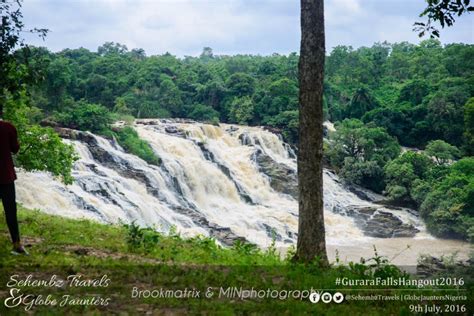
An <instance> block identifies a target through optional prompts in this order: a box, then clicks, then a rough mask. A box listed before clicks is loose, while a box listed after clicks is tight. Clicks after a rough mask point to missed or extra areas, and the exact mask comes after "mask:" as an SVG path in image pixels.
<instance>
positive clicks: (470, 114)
mask: <svg viewBox="0 0 474 316" xmlns="http://www.w3.org/2000/svg"><path fill="white" fill-rule="evenodd" d="M464 130H465V131H464V138H465V151H466V153H467V154H468V155H470V156H474V98H470V99H469V100H468V101H467V102H466V104H465V105H464Z"/></svg>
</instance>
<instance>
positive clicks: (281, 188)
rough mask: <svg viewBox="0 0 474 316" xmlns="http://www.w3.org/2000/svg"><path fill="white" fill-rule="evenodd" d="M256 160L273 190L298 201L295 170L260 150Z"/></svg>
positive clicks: (257, 151)
mask: <svg viewBox="0 0 474 316" xmlns="http://www.w3.org/2000/svg"><path fill="white" fill-rule="evenodd" d="M254 160H255V162H256V163H257V165H258V169H259V171H260V172H262V173H263V174H265V175H267V176H268V177H269V179H270V186H271V187H272V188H273V190H275V191H277V192H281V193H285V194H288V195H291V196H292V197H293V198H294V199H295V200H297V199H298V177H297V174H296V171H295V170H293V169H291V168H289V167H288V166H286V165H284V164H281V163H278V162H276V161H274V160H273V159H272V158H271V157H270V156H268V155H267V154H265V153H264V152H263V151H262V150H260V149H257V150H256V151H255V153H254Z"/></svg>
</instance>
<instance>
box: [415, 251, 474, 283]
mask: <svg viewBox="0 0 474 316" xmlns="http://www.w3.org/2000/svg"><path fill="white" fill-rule="evenodd" d="M473 264H474V262H473V260H472V259H469V260H466V261H461V260H458V261H453V260H452V259H451V260H443V258H436V257H433V256H429V255H428V256H423V257H421V258H420V259H419V261H418V264H417V265H416V274H417V275H418V276H420V277H422V278H428V277H432V276H435V275H442V274H445V273H449V275H450V276H452V275H454V274H457V275H460V276H467V275H471V276H472V275H474V274H473V273H474V266H473Z"/></svg>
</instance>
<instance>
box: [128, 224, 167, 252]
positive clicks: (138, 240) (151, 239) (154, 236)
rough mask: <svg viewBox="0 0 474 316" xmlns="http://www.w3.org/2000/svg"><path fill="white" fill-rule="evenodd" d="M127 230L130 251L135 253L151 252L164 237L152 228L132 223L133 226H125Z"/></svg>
mask: <svg viewBox="0 0 474 316" xmlns="http://www.w3.org/2000/svg"><path fill="white" fill-rule="evenodd" d="M124 227H125V229H126V230H127V236H126V241H127V245H128V248H129V250H130V251H133V252H140V251H145V252H150V251H152V250H153V248H155V247H156V246H157V245H158V243H159V241H160V239H161V238H162V235H161V234H160V233H158V232H157V231H156V230H155V229H152V228H149V227H147V228H143V227H140V226H138V225H136V224H135V222H132V223H131V224H129V225H128V224H125V225H124Z"/></svg>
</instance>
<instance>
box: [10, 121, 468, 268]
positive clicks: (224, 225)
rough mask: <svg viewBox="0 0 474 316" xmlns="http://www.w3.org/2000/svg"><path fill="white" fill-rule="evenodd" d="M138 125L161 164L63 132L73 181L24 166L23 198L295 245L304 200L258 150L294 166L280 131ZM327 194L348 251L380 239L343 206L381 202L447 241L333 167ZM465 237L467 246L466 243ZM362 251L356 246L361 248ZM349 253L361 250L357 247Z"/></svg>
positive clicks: (115, 218)
mask: <svg viewBox="0 0 474 316" xmlns="http://www.w3.org/2000/svg"><path fill="white" fill-rule="evenodd" d="M134 127H135V129H136V130H137V132H138V134H139V136H140V137H141V138H142V139H144V140H146V141H147V142H148V143H150V145H151V146H152V148H153V150H154V151H155V152H156V154H157V155H158V156H159V157H160V158H161V159H162V162H163V163H162V165H161V166H159V167H158V166H152V165H149V164H147V163H146V162H144V161H143V160H141V159H140V158H138V157H136V156H134V155H131V154H127V153H125V152H124V151H123V149H122V148H120V146H118V145H117V144H116V143H115V142H112V141H109V140H106V139H104V138H102V137H99V136H95V135H92V134H90V133H89V134H88V136H89V137H90V138H91V139H92V140H93V141H94V144H93V146H95V147H94V148H92V147H91V146H92V145H91V144H90V143H88V142H86V141H83V140H81V141H79V140H65V141H69V142H71V143H72V144H73V145H74V147H75V148H76V151H77V152H78V154H79V156H80V160H79V161H78V162H76V164H75V166H74V171H73V176H74V178H75V179H76V181H75V183H74V184H73V185H70V186H64V185H63V184H61V183H59V182H58V181H56V180H54V179H53V178H52V177H51V176H49V175H48V174H46V173H40V172H35V173H29V172H28V173H27V172H19V180H18V183H17V195H18V199H19V201H20V202H21V203H22V204H23V205H25V206H26V207H28V208H38V209H40V210H42V211H44V212H47V213H51V214H57V215H64V216H69V217H74V218H80V217H85V218H91V219H95V220H99V221H103V222H108V223H117V222H125V223H129V222H131V221H136V222H137V223H138V224H140V225H144V226H153V227H155V228H156V229H158V230H161V231H168V230H169V229H170V227H171V226H176V228H177V229H178V231H180V232H181V233H182V234H183V235H185V236H193V235H196V234H203V235H212V236H215V237H216V238H217V239H218V240H220V241H222V242H224V243H226V238H227V239H229V238H230V239H232V238H231V237H232V236H234V237H243V238H245V239H246V240H248V241H250V242H253V243H256V244H258V245H260V246H262V247H266V246H268V245H269V244H270V243H271V241H272V238H276V243H277V246H279V247H288V246H289V245H292V244H295V242H296V239H297V225H298V216H297V207H298V205H297V201H296V200H295V198H294V196H293V197H292V196H291V195H290V194H283V193H281V192H277V191H276V190H275V189H274V188H272V186H271V183H270V181H271V179H270V178H269V177H268V175H266V174H265V173H264V172H262V170H261V168H259V167H260V166H259V165H258V162H257V161H256V159H255V154H256V152H257V151H260V152H261V153H263V154H264V155H266V157H270V159H271V161H274V163H275V164H281V165H282V166H284V168H286V169H285V170H288V171H290V172H292V173H293V174H294V173H296V160H295V158H294V155H293V154H292V153H291V149H290V148H289V146H288V145H286V144H284V143H283V142H282V141H281V139H279V138H278V136H277V135H275V134H273V133H270V132H268V131H265V130H263V129H262V128H258V127H246V126H235V125H233V126H231V125H226V124H221V125H220V126H212V125H207V124H201V123H178V122H171V121H166V120H161V121H141V122H138V123H136V124H135V126H134ZM169 127H172V128H173V130H169ZM243 143H244V144H243ZM97 148H98V149H99V150H100V151H101V152H104V153H107V155H108V158H104V159H105V160H103V161H101V160H100V159H96V158H97V157H94V154H93V153H92V151H94V150H97ZM324 196H325V221H326V236H327V243H328V245H329V248H330V249H333V248H334V247H336V248H342V249H346V250H348V251H347V252H348V253H350V249H351V247H354V246H356V245H358V246H361V245H366V246H367V245H369V244H372V243H379V244H380V243H381V242H382V241H381V240H382V239H379V238H372V237H367V236H365V235H364V232H363V231H362V230H361V229H360V228H358V225H356V223H355V221H354V218H352V217H351V216H347V215H345V214H349V213H350V212H349V211H350V210H351V209H353V208H354V207H377V209H378V210H382V211H384V212H389V213H391V214H393V215H395V217H397V218H399V219H401V221H402V222H403V223H406V224H411V225H413V226H416V227H417V228H418V229H419V230H420V232H419V233H417V234H416V236H415V239H418V240H420V239H423V240H424V239H427V240H431V241H432V242H433V243H437V244H439V243H442V242H443V241H440V240H436V239H433V238H432V237H431V236H429V234H427V233H426V231H425V229H424V226H423V224H422V222H421V221H420V220H419V219H418V218H417V217H416V216H414V215H412V214H410V213H409V212H406V211H404V210H391V209H387V208H384V207H381V206H380V205H374V204H373V203H371V202H368V201H364V200H362V199H360V198H359V197H358V196H357V195H355V194H353V193H351V192H350V191H348V190H347V189H345V187H344V186H343V185H342V184H341V183H340V182H339V180H338V178H337V176H336V175H334V174H333V173H331V172H330V171H328V170H325V171H324ZM359 226H360V225H359ZM406 240H412V239H406ZM227 241H229V240H227ZM392 241H393V239H392ZM392 241H389V242H392ZM458 246H459V247H458V248H460V249H464V248H466V252H467V249H468V246H467V245H466V244H463V243H459V244H458ZM379 247H380V246H379ZM450 247H452V246H450ZM392 248H393V247H392ZM438 248H439V246H438ZM441 248H442V247H441ZM393 251H396V250H393ZM363 254H364V253H360V252H357V256H359V255H363ZM369 255H370V254H369ZM348 258H349V259H354V258H353V257H351V255H350V254H349V255H348ZM355 259H357V258H355Z"/></svg>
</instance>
